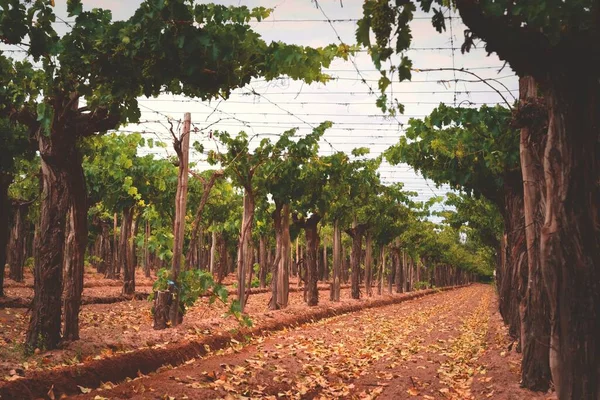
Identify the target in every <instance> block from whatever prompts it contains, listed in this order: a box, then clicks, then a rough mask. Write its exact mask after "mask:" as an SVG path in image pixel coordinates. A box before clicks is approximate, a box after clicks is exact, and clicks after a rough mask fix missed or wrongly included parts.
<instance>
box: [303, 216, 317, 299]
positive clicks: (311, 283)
mask: <svg viewBox="0 0 600 400" xmlns="http://www.w3.org/2000/svg"><path fill="white" fill-rule="evenodd" d="M320 220H321V216H320V215H318V214H316V213H314V214H312V215H311V216H310V218H308V219H307V220H306V222H305V223H304V233H305V237H306V288H307V299H306V303H307V304H308V305H309V306H311V307H312V306H316V305H318V304H319V291H318V289H317V281H318V279H319V275H318V271H317V258H318V257H319V255H318V248H317V242H318V237H319V232H318V230H317V225H318V224H319V221H320Z"/></svg>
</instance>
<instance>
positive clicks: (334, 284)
mask: <svg viewBox="0 0 600 400" xmlns="http://www.w3.org/2000/svg"><path fill="white" fill-rule="evenodd" d="M341 235H342V234H341V231H340V224H339V222H338V221H337V220H336V221H334V222H333V249H332V251H333V268H332V281H331V293H330V299H331V301H340V280H341V275H342V254H341V253H342V237H341Z"/></svg>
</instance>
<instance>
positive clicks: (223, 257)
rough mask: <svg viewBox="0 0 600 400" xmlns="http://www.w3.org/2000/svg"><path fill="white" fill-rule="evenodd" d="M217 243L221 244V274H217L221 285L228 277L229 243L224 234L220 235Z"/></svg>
mask: <svg viewBox="0 0 600 400" xmlns="http://www.w3.org/2000/svg"><path fill="white" fill-rule="evenodd" d="M217 241H218V243H219V272H218V274H217V281H218V282H219V283H221V282H222V281H223V279H224V278H225V276H226V275H227V265H228V258H229V257H228V256H227V242H226V241H225V237H224V236H223V234H222V233H221V234H220V235H219V237H218V239H217Z"/></svg>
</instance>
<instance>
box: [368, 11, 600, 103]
mask: <svg viewBox="0 0 600 400" xmlns="http://www.w3.org/2000/svg"><path fill="white" fill-rule="evenodd" d="M517 3H518V4H517ZM417 6H419V7H420V9H421V10H422V11H424V12H425V13H429V14H430V15H431V23H432V25H433V27H434V28H435V29H436V30H437V31H438V32H443V31H445V30H446V20H445V19H446V18H447V17H448V15H445V14H449V13H448V12H447V11H449V10H448V9H450V8H455V7H457V8H458V11H459V13H460V15H461V17H462V18H463V22H465V23H466V25H467V28H468V29H466V30H465V42H464V44H463V45H462V47H461V50H462V52H468V51H470V49H471V48H473V47H475V44H476V43H477V40H478V39H482V40H483V41H484V42H487V43H486V47H487V48H486V50H488V52H490V53H491V52H493V51H498V53H499V54H498V55H499V56H500V57H501V58H502V59H506V60H507V61H508V62H509V63H510V64H511V66H512V67H513V69H515V71H517V72H518V73H519V75H520V76H524V75H529V74H531V73H532V72H534V73H538V74H540V75H543V72H541V71H548V69H547V68H550V67H549V66H547V65H548V64H550V63H548V62H547V60H537V59H535V58H536V57H535V56H534V55H532V54H527V50H528V49H529V50H531V51H532V52H533V51H537V52H539V54H540V55H543V56H544V57H545V56H548V55H550V56H549V57H552V55H553V56H554V57H555V58H562V57H565V54H566V53H564V52H563V50H564V46H565V43H572V44H575V43H583V42H585V43H593V41H594V40H595V39H594V38H595V35H596V33H595V32H596V30H597V27H596V25H597V12H598V5H597V3H596V2H595V1H593V0H576V1H561V0H550V1H548V0H533V1H526V2H524V1H521V2H510V1H496V0H480V1H477V2H471V1H466V2H457V1H448V0H412V1H395V2H392V1H389V0H366V1H365V2H364V3H363V15H362V18H361V19H360V20H359V21H358V24H357V29H356V39H357V42H358V44H359V45H362V46H365V47H367V48H368V50H369V54H370V55H371V59H372V61H373V64H374V65H375V67H376V68H377V69H379V70H380V71H381V77H380V80H379V88H380V92H381V96H380V98H379V99H378V101H377V105H378V106H379V107H380V108H381V109H382V110H384V112H386V111H390V113H392V114H393V113H394V112H395V110H396V109H398V110H399V111H400V112H402V111H403V108H402V106H401V105H398V104H391V103H390V102H389V101H388V96H387V94H386V91H387V90H388V87H389V84H390V73H396V74H397V77H398V80H399V81H403V80H406V79H411V69H412V63H411V61H410V59H408V57H406V55H405V52H406V51H407V50H409V49H410V46H411V44H412V30H411V26H410V23H411V21H412V20H413V18H414V15H415V12H416V9H417ZM464 18H467V19H466V20H464ZM371 36H374V37H375V39H376V40H375V43H373V42H372V41H371ZM520 42H523V43H527V46H528V47H519V46H518V45H520V44H521V43H520ZM566 46H568V45H566ZM588 47H590V46H589V45H588ZM554 50H556V54H555V53H554V52H553V51H554ZM394 54H397V55H398V56H399V57H397V58H392V56H393V55H394ZM524 54H527V56H524ZM589 54H590V53H589V52H588V55H589ZM584 57H585V56H584ZM540 58H541V57H540ZM397 60H399V61H397ZM587 60H590V61H591V62H593V63H596V64H595V65H596V66H597V61H594V60H593V57H592V56H589V57H588V59H587ZM386 61H390V62H391V64H392V65H391V67H390V68H389V71H386V70H385V69H384V68H382V65H387V63H385V64H384V62H386ZM574 62H575V63H578V62H579V63H581V62H580V61H579V59H578V60H577V61H574ZM536 63H545V64H546V66H544V65H543V64H541V65H540V64H536ZM573 67H578V68H580V65H579V64H573ZM590 70H591V71H593V72H592V73H595V74H597V70H598V69H597V68H594V67H592V68H590Z"/></svg>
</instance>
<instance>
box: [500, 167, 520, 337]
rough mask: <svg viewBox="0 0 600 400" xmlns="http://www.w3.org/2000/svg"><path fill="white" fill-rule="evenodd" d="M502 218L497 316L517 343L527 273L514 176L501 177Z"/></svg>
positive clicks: (510, 174)
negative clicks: (502, 252)
mask: <svg viewBox="0 0 600 400" xmlns="http://www.w3.org/2000/svg"><path fill="white" fill-rule="evenodd" d="M503 217H504V241H505V247H504V251H505V255H504V258H503V260H504V262H503V265H502V271H501V273H500V274H499V275H500V278H501V279H499V281H498V283H499V286H498V295H499V297H500V300H499V306H500V314H501V315H502V317H503V318H504V321H505V322H506V324H507V325H508V328H509V333H510V335H511V336H512V337H514V338H515V339H519V337H520V333H521V319H520V314H519V304H520V300H521V297H522V293H523V291H522V289H521V288H519V283H520V282H522V281H523V279H522V276H521V274H522V273H523V272H524V271H526V270H527V265H526V263H527V247H526V246H527V245H526V243H525V217H524V215H523V185H522V182H521V177H520V174H518V173H509V174H506V175H505V179H504V210H503ZM519 348H520V345H519Z"/></svg>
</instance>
